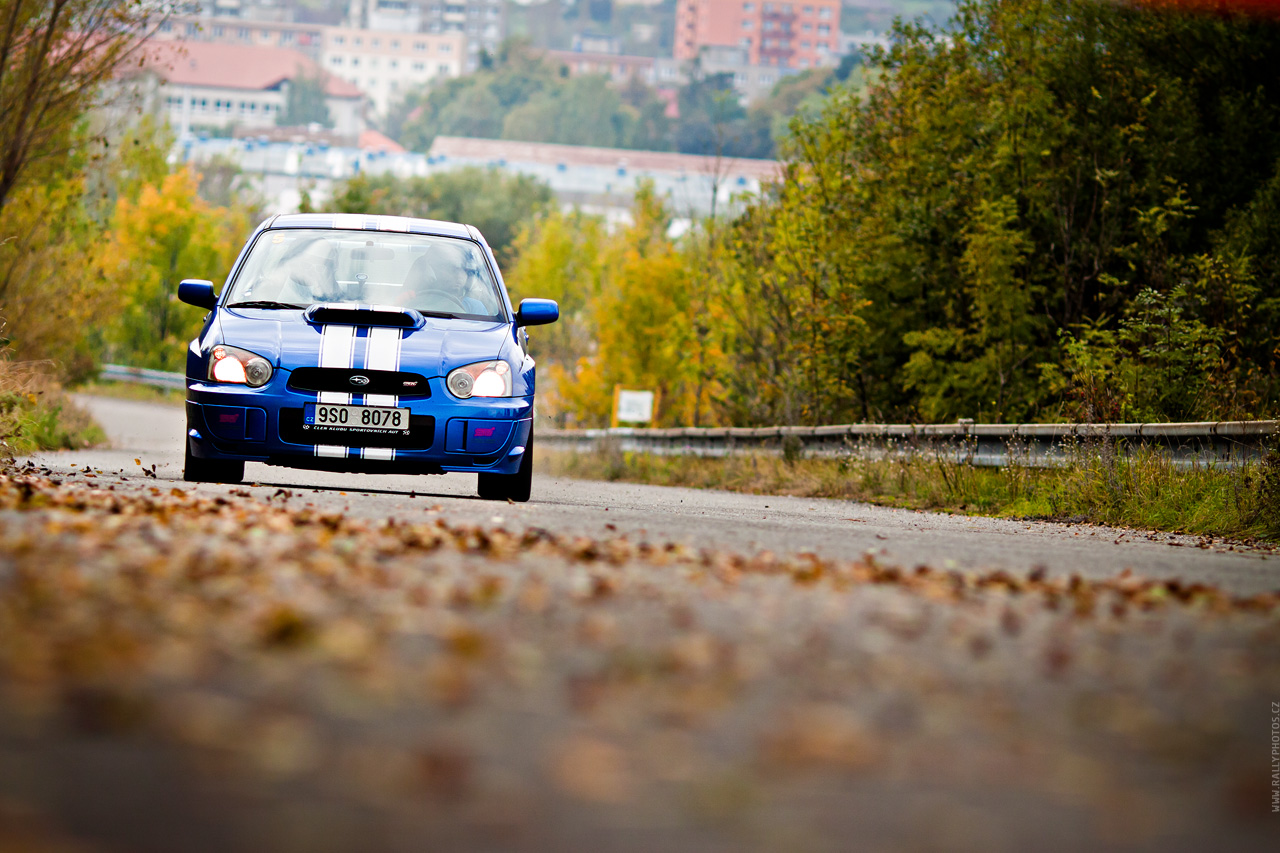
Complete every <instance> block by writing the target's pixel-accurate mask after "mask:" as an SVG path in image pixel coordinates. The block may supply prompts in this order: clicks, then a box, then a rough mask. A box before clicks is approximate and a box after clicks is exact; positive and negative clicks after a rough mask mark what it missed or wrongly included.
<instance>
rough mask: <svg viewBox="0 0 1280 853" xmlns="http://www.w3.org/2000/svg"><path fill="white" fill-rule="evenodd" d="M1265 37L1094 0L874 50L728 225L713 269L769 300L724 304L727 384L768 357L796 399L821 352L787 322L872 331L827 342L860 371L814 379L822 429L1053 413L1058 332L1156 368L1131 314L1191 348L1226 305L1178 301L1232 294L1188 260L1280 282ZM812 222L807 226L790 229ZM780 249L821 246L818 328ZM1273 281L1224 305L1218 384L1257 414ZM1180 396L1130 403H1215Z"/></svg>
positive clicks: (1134, 378)
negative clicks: (729, 324)
mask: <svg viewBox="0 0 1280 853" xmlns="http://www.w3.org/2000/svg"><path fill="white" fill-rule="evenodd" d="M1277 35H1280V25H1278V24H1277V23H1276V22H1274V21H1270V20H1266V19H1251V18H1243V17H1238V16H1233V15H1229V14H1228V15H1223V16H1217V17H1211V16H1201V15H1188V14H1177V13H1163V12H1161V13H1155V12H1152V11H1151V10H1149V9H1146V8H1143V7H1141V6H1136V5H1126V4H1112V3H1106V2H1093V0H1067V2H1049V0H966V2H963V3H962V4H961V5H960V14H959V16H958V19H957V22H956V25H955V28H954V29H953V30H952V31H950V32H948V33H946V34H943V33H941V32H938V31H934V30H930V29H927V28H924V27H921V26H917V25H899V26H898V27H897V28H896V29H895V31H894V36H893V43H892V46H891V48H890V49H889V50H888V51H886V52H883V53H881V54H878V55H875V56H873V57H871V58H870V60H869V62H868V65H869V68H868V73H867V78H868V79H869V80H871V81H872V84H871V86H870V88H869V89H868V90H867V91H866V92H865V93H864V92H860V91H856V90H855V89H853V88H852V87H839V86H837V87H835V88H833V89H832V94H831V97H830V99H829V100H828V101H827V103H826V105H825V107H824V109H823V110H822V112H821V114H820V115H817V116H807V115H802V116H800V117H798V118H797V119H796V120H795V121H794V122H793V123H792V126H791V135H790V138H789V139H788V141H787V142H786V146H785V149H784V153H785V155H786V156H787V158H788V160H789V163H790V165H789V168H788V170H787V172H786V175H785V178H784V179H783V180H782V181H781V182H780V183H779V184H778V185H777V186H776V187H774V188H773V190H772V191H771V193H770V194H768V195H766V196H765V198H763V199H762V200H761V201H760V202H759V203H758V205H757V206H756V207H755V208H754V209H752V210H751V211H748V213H747V214H746V215H745V216H744V217H743V219H742V220H741V222H740V223H738V224H737V225H736V226H735V227H734V228H732V229H730V230H729V232H728V233H727V235H726V240H728V241H729V242H728V245H727V247H728V249H729V251H728V254H727V255H726V258H727V260H726V261H725V262H724V267H723V269H724V277H725V279H726V280H727V281H729V282H731V283H732V284H733V288H737V289H738V290H741V289H742V288H748V292H751V293H759V294H762V296H763V299H762V304H763V305H764V306H766V307H765V308H763V310H762V313H763V316H757V315H756V314H755V312H753V311H750V310H745V309H744V310H743V311H741V312H739V313H740V314H743V315H744V316H742V317H740V318H738V319H737V320H736V321H735V322H736V326H735V328H736V334H738V335H739V336H740V345H738V346H735V347H734V348H733V352H735V353H737V354H738V355H737V356H736V358H737V359H738V363H737V364H735V366H734V369H733V370H732V371H731V373H732V374H733V375H735V376H746V377H755V378H757V379H758V378H760V377H761V375H762V373H763V368H762V367H760V365H770V369H772V370H774V371H776V372H777V374H778V375H780V376H786V377H788V383H787V384H788V385H789V386H791V387H794V386H795V385H796V383H797V382H798V379H797V376H798V374H799V373H801V372H804V371H806V370H807V371H809V372H810V374H811V375H812V372H813V371H814V370H815V365H814V364H813V363H811V359H812V358H813V357H814V356H818V355H821V353H819V352H818V351H817V349H815V348H814V347H807V348H802V347H798V346H797V343H796V342H797V340H798V338H797V336H796V332H797V330H801V329H803V328H804V327H803V326H799V325H796V320H797V319H802V318H803V317H805V316H808V314H813V315H814V316H834V317H843V316H852V315H856V316H857V317H859V318H860V320H861V322H862V324H863V325H861V326H859V325H858V324H850V325H846V326H845V327H844V328H845V332H846V333H847V334H837V333H833V332H824V335H826V336H827V343H826V345H825V348H826V349H827V350H829V351H830V352H832V353H835V354H837V355H838V356H839V358H840V359H844V360H848V362H849V363H848V365H847V366H845V367H843V368H841V367H839V366H838V365H836V364H831V363H829V364H828V367H829V371H828V373H827V374H826V375H827V376H828V379H829V381H830V383H831V384H832V386H833V387H831V388H829V389H828V390H827V391H826V392H825V399H826V400H828V401H829V405H828V404H826V403H823V404H816V403H814V404H812V405H811V406H810V409H809V410H810V411H812V412H814V413H815V416H817V417H820V418H821V419H823V420H826V419H830V418H839V419H845V418H857V417H864V418H866V417H871V418H876V419H881V418H884V419H894V420H898V419H914V418H923V419H929V420H946V419H951V418H955V417H965V416H967V417H976V418H982V419H990V420H1001V419H1030V418H1035V417H1052V416H1059V415H1060V412H1059V410H1058V406H1059V405H1060V404H1061V402H1062V397H1061V396H1059V395H1060V394H1061V393H1062V389H1063V388H1064V387H1065V386H1063V385H1062V384H1061V383H1054V382H1050V381H1047V380H1046V378H1045V377H1046V376H1048V375H1049V374H1047V373H1046V372H1045V369H1046V368H1045V367H1044V366H1050V367H1051V366H1053V365H1056V364H1061V363H1062V361H1063V359H1064V358H1067V357H1068V353H1067V352H1066V351H1064V349H1063V345H1062V343H1061V341H1062V339H1060V337H1059V331H1060V330H1063V329H1067V330H1071V329H1080V330H1081V331H1082V336H1081V337H1079V338H1072V339H1071V340H1075V341H1077V343H1079V342H1080V341H1086V340H1087V341H1093V342H1104V339H1105V335H1106V334H1111V335H1114V336H1120V337H1117V338H1116V340H1117V341H1120V343H1122V344H1124V346H1126V347H1129V348H1131V349H1134V351H1135V352H1137V351H1141V350H1145V351H1147V352H1148V353H1151V352H1154V350H1152V349H1151V346H1146V345H1144V346H1139V345H1138V344H1137V343H1134V342H1133V341H1132V340H1130V339H1128V338H1124V337H1123V336H1122V335H1121V333H1122V332H1123V331H1124V329H1128V330H1129V331H1130V332H1132V330H1133V329H1136V328H1137V326H1134V325H1132V324H1133V323H1136V322H1137V319H1136V318H1138V317H1140V316H1146V317H1154V316H1161V317H1163V318H1164V319H1165V320H1168V321H1169V322H1173V321H1174V320H1175V319H1176V320H1177V322H1180V323H1183V324H1184V325H1183V326H1182V328H1183V329H1184V330H1186V331H1187V332H1188V334H1192V332H1195V330H1197V329H1199V328H1200V327H1199V326H1197V325H1195V324H1197V323H1199V324H1203V325H1204V327H1205V328H1207V329H1210V330H1212V329H1215V328H1223V327H1222V326H1221V324H1222V323H1223V322H1225V321H1224V320H1223V318H1222V317H1220V316H1217V315H1218V314H1220V313H1221V312H1220V311H1219V310H1218V309H1216V308H1215V307H1214V306H1215V304H1216V300H1215V299H1212V298H1203V299H1202V298H1192V294H1193V292H1195V291H1196V289H1197V288H1210V289H1212V288H1214V287H1219V286H1220V285H1222V282H1223V281H1226V280H1227V279H1224V278H1223V277H1222V276H1217V277H1214V276H1207V277H1206V276H1203V275H1200V274H1199V273H1196V272H1194V269H1193V267H1194V264H1193V263H1192V261H1193V260H1194V259H1196V258H1200V257H1204V258H1209V259H1216V260H1213V264H1217V265H1218V267H1221V266H1223V265H1225V266H1226V267H1227V268H1231V269H1247V270H1264V269H1265V270H1275V269H1277V265H1276V261H1275V259H1276V258H1277V257H1280V256H1278V255H1277V248H1276V246H1277V243H1276V241H1274V240H1270V239H1269V236H1268V235H1270V234H1271V233H1272V231H1273V230H1274V226H1273V225H1271V224H1269V223H1270V221H1271V220H1270V219H1269V216H1268V213H1267V211H1270V210H1272V209H1274V207H1275V204H1276V202H1275V201H1274V199H1275V198H1276V197H1277V196H1276V190H1275V188H1274V187H1275V184H1274V183H1273V178H1274V176H1275V175H1276V174H1277V166H1278V164H1280V159H1278V158H1280V134H1277V133H1276V132H1275V128H1277V127H1280V87H1278V86H1277V85H1276V82H1275V81H1276V77H1275V75H1274V68H1275V67H1276V65H1275V63H1277V62H1280V39H1277ZM814 210H817V211H820V221H821V223H822V227H821V229H816V230H815V229H811V228H808V227H806V226H804V223H805V222H806V221H808V218H809V217H811V216H812V215H813V211H814ZM1269 229H1270V230H1269ZM793 233H799V234H805V235H807V238H809V239H813V240H815V241H816V242H815V245H819V246H823V247H827V249H828V251H826V252H824V253H823V254H821V255H819V256H818V257H816V258H815V259H814V261H813V264H814V266H815V268H821V269H825V270H826V271H827V272H826V274H825V277H824V278H823V281H824V282H826V284H825V285H824V286H823V287H822V288H820V289H817V290H812V291H811V293H813V294H814V297H813V300H812V301H813V305H814V306H815V308H813V309H811V310H810V311H809V312H807V313H797V312H796V310H795V305H797V304H798V302H797V298H796V293H798V291H794V292H793V291H792V290H790V289H788V287H784V286H782V285H781V284H778V282H781V281H784V280H788V279H789V277H783V276H782V275H781V271H782V269H784V268H783V267H782V266H781V265H780V261H779V260H778V259H779V258H782V257H784V256H785V255H784V249H785V246H786V243H787V241H788V240H790V239H791V238H790V237H789V236H788V235H790V234H793ZM1246 247H1247V248H1246ZM1241 252H1250V253H1253V254H1251V256H1250V257H1247V258H1242V257H1241V254H1240V253H1241ZM1239 264H1243V267H1241V266H1239ZM1215 268H1216V267H1215ZM1251 274H1252V273H1251ZM1242 276H1243V274H1239V275H1235V276H1234V278H1231V277H1228V278H1229V279H1230V280H1231V281H1235V282H1237V283H1238V282H1244V281H1246V277H1242ZM1271 281H1274V279H1271V280H1269V281H1268V280H1261V279H1259V280H1257V286H1258V287H1259V293H1260V294H1261V296H1260V298H1258V299H1256V300H1253V301H1249V302H1248V303H1244V302H1237V303H1235V304H1237V305H1238V306H1239V310H1240V311H1241V312H1243V314H1244V315H1245V316H1247V317H1248V318H1249V319H1248V321H1247V322H1245V323H1243V324H1239V322H1238V321H1233V322H1237V325H1238V326H1239V329H1240V335H1241V337H1240V338H1239V339H1238V343H1237V344H1233V346H1232V348H1224V349H1222V350H1221V351H1220V353H1219V355H1220V356H1221V357H1220V358H1219V360H1218V362H1217V364H1218V366H1217V367H1215V368H1213V371H1214V373H1215V375H1216V376H1217V382H1216V383H1215V385H1214V387H1219V388H1222V387H1226V388H1231V389H1233V390H1232V391H1231V393H1230V395H1229V396H1230V397H1231V398H1232V399H1234V400H1236V401H1237V403H1238V404H1239V405H1241V406H1243V405H1245V401H1248V400H1253V401H1255V403H1254V404H1252V405H1255V408H1253V409H1251V411H1253V412H1254V413H1259V412H1264V411H1274V407H1275V405H1276V398H1277V389H1280V372H1278V370H1277V351H1276V345H1277V332H1276V330H1277V329H1280V315H1277V313H1276V303H1275V301H1274V300H1270V301H1269V300H1268V299H1267V298H1266V297H1267V295H1269V294H1271V293H1274V292H1275V291H1274V287H1273V285H1272V284H1271V283H1270V282H1271ZM1215 282H1216V283H1215ZM1179 287H1183V290H1182V291H1177V288H1179ZM733 288H731V289H730V292H733V293H736V292H738V290H735V289H733ZM1148 291H1150V292H1152V293H1155V294H1157V295H1159V299H1158V301H1157V302H1152V301H1151V297H1150V295H1149V293H1148ZM1175 292H1177V293H1180V294H1181V295H1177V296H1175ZM787 294H791V295H790V296H788V295H787ZM1144 294H1146V295H1144ZM1140 302H1141V304H1144V305H1146V307H1145V308H1143V309H1142V310H1141V311H1139V310H1138V307H1137V306H1138V305H1139V304H1140ZM1156 304H1159V305H1163V306H1165V307H1164V308H1162V309H1161V310H1162V311H1165V313H1164V314H1159V313H1158V312H1155V308H1154V307H1153V306H1154V305H1156ZM1169 306H1175V307H1177V309H1178V312H1180V313H1178V314H1177V316H1176V318H1175V315H1174V314H1173V313H1169V312H1171V311H1172V310H1173V309H1172V308H1170V307H1169ZM1135 312H1136V313H1135ZM1153 312H1155V313H1153ZM1123 323H1129V324H1130V325H1129V326H1122V324H1123ZM1086 328H1087V329H1091V330H1093V331H1092V332H1090V333H1089V335H1084V334H1083V330H1085V329H1086ZM1104 333H1105V334H1104ZM1124 334H1129V332H1124ZM1135 334H1136V333H1135ZM1197 334H1199V332H1195V334H1192V337H1193V338H1195V336H1196V335H1197ZM1198 339H1199V340H1201V341H1205V340H1207V338H1204V337H1200V338H1198ZM1125 341H1129V342H1128V343H1125ZM1099 345H1101V343H1099ZM1118 345H1119V344H1118ZM1077 348H1078V347H1077ZM1120 355H1123V353H1120ZM1102 360H1104V361H1105V360H1106V359H1105V358H1103V359H1102ZM1122 360H1123V359H1122ZM1209 362H1210V360H1204V359H1199V360H1192V361H1191V362H1188V363H1189V364H1191V365H1193V366H1194V367H1195V369H1197V370H1210V368H1209V367H1208V365H1209ZM1124 363H1125V364H1132V365H1137V367H1136V368H1135V369H1134V371H1130V372H1128V373H1124V374H1123V375H1122V377H1121V378H1122V379H1123V381H1126V382H1134V383H1139V384H1142V383H1156V382H1161V381H1166V380H1167V377H1168V376H1169V375H1170V374H1168V373H1167V372H1161V371H1162V370H1163V368H1161V369H1156V365H1157V364H1158V363H1161V362H1160V360H1159V359H1156V358H1154V356H1152V357H1150V358H1148V357H1146V356H1143V357H1142V358H1137V360H1133V359H1129V360H1127V361H1125V362H1124ZM1139 368H1141V369H1139ZM1147 368H1150V370H1153V371H1155V372H1154V373H1152V372H1146V373H1144V372H1143V371H1144V370H1146V369H1147ZM1049 373H1052V370H1050V371H1049ZM1185 381H1190V380H1189V379H1187V380H1185ZM1055 389H1057V390H1055ZM738 390H739V394H737V395H734V397H733V399H732V400H731V402H730V404H729V409H728V410H729V411H730V412H732V413H733V418H734V419H735V420H747V421H755V420H756V419H757V418H760V417H763V416H764V414H765V413H776V412H778V411H779V410H778V407H777V406H776V405H775V404H774V403H773V402H771V400H770V398H771V396H779V394H780V392H774V391H770V390H765V389H764V388H763V387H762V386H761V385H760V383H759V382H756V381H752V380H751V379H744V380H742V381H741V385H740V386H739V388H738ZM1135 391H1136V389H1135ZM781 396H785V395H781ZM1134 399H1137V397H1135V398H1134ZM1195 400H1196V401H1198V402H1195V403H1194V405H1190V404H1187V403H1186V402H1185V401H1184V402H1174V401H1173V400H1172V398H1167V399H1165V400H1164V402H1161V401H1160V400H1155V401H1154V402H1152V403H1151V404H1150V405H1148V406H1147V407H1146V408H1145V409H1144V411H1146V412H1147V413H1148V414H1149V415H1150V416H1155V415H1156V414H1158V413H1160V412H1163V413H1164V416H1173V415H1175V414H1176V413H1182V414H1185V413H1187V412H1190V411H1193V410H1196V409H1195V407H1196V406H1200V407H1201V408H1200V409H1199V410H1198V411H1199V412H1200V414H1201V415H1203V416H1211V415H1212V414H1213V413H1214V412H1213V410H1212V409H1211V408H1205V407H1208V406H1212V405H1217V404H1216V403H1213V402H1211V400H1212V398H1211V395H1199V396H1196V397H1195ZM1267 401H1270V402H1267ZM1188 405H1190V408H1188ZM784 409H786V407H784ZM788 411H790V410H788ZM1239 411H1244V409H1240V410H1239ZM784 413H785V412H784ZM792 416H797V415H794V414H792Z"/></svg>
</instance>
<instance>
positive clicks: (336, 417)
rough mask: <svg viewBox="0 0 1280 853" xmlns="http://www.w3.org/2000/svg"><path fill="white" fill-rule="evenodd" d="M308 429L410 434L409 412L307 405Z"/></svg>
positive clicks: (304, 420)
mask: <svg viewBox="0 0 1280 853" xmlns="http://www.w3.org/2000/svg"><path fill="white" fill-rule="evenodd" d="M302 423H303V426H304V428H305V429H310V430H312V431H315V432H325V431H328V430H334V431H341V432H404V433H407V432H408V431H409V410H408V409H392V408H384V407H382V406H344V405H339V404H337V403H306V404H305V405H303V407H302Z"/></svg>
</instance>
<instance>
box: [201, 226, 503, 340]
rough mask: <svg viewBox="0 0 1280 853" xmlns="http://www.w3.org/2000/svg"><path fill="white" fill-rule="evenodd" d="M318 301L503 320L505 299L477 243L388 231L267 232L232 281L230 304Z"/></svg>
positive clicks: (284, 304) (285, 304)
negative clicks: (500, 293)
mask: <svg viewBox="0 0 1280 853" xmlns="http://www.w3.org/2000/svg"><path fill="white" fill-rule="evenodd" d="M317 302H321V303H323V302H355V303H365V304H372V305H389V306H399V307H404V308H416V309H417V310H419V311H422V312H423V313H426V314H435V315H449V316H455V317H462V318H465V319H471V320H503V319H504V317H503V309H502V299H501V298H500V297H499V296H498V289H497V286H496V285H495V283H494V281H493V278H492V276H491V275H490V274H489V268H488V266H487V265H486V264H485V260H484V255H483V254H482V253H481V250H480V247H479V246H477V245H476V244H475V243H472V242H471V241H469V240H460V239H456V238H452V237H428V236H426V235H422V234H400V233H390V232H386V231H338V230H335V229H328V228H316V229H302V228H289V229H281V230H278V231H264V232H263V233H262V234H260V235H259V236H258V240H257V242H256V243H254V246H253V249H252V250H251V251H250V252H249V257H248V258H247V259H246V260H245V263H244V266H243V267H242V268H241V270H240V274H239V275H237V276H236V280H235V281H234V282H233V283H232V285H231V294H230V296H228V298H227V302H226V304H227V305H229V306H235V305H237V304H245V303H252V304H253V305H254V306H255V307H262V308H287V307H302V308H305V307H307V306H309V305H313V304H315V303H317ZM246 307H247V306H246Z"/></svg>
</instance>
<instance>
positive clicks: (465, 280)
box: [400, 246, 493, 315]
mask: <svg viewBox="0 0 1280 853" xmlns="http://www.w3.org/2000/svg"><path fill="white" fill-rule="evenodd" d="M484 295H485V288H484V287H483V284H482V282H481V281H480V279H479V278H478V277H477V276H474V275H472V274H471V273H470V272H469V271H468V269H467V266H466V258H465V257H464V256H463V253H462V251H461V250H460V249H457V248H455V247H453V246H433V247H432V248H431V249H430V250H429V251H428V252H427V253H426V254H424V255H423V256H422V257H420V258H418V259H417V260H416V261H414V262H413V266H412V267H410V268H409V274H408V276H406V277H405V282H404V289H403V290H402V291H401V293H400V305H402V306H404V307H407V308H417V309H419V310H421V311H440V312H443V313H448V314H485V315H488V314H492V313H493V310H492V309H491V308H490V307H489V306H488V305H487V304H486V302H487V300H483V299H479V298H477V297H482V296H484Z"/></svg>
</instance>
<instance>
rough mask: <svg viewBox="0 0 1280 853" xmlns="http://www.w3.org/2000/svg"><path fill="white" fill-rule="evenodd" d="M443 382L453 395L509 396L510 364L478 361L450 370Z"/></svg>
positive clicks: (465, 396)
mask: <svg viewBox="0 0 1280 853" xmlns="http://www.w3.org/2000/svg"><path fill="white" fill-rule="evenodd" d="M444 384H445V385H446V386H447V387H448V389H449V391H450V392H451V393H452V394H453V396H455V397H462V398H463V399H466V398H467V397H510V396H511V365H509V364H507V363H506V362H505V361H479V362H476V363H475V364H468V365H466V366H465V367H459V368H458V369H457V370H454V371H451V372H450V373H449V377H448V378H447V379H445V382H444Z"/></svg>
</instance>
